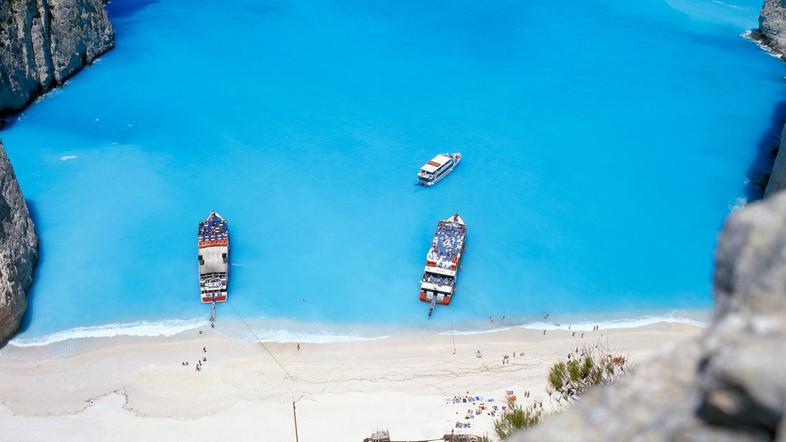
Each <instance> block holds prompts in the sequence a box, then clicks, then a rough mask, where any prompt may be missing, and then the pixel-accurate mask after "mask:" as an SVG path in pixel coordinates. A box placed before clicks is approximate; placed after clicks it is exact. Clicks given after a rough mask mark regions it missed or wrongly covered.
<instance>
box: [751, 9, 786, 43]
mask: <svg viewBox="0 0 786 442" xmlns="http://www.w3.org/2000/svg"><path fill="white" fill-rule="evenodd" d="M756 34H757V35H755V37H756V38H758V39H760V40H762V42H764V43H765V44H766V45H767V46H769V47H770V48H771V49H772V50H773V51H775V52H779V53H781V54H783V53H786V1H785V0H764V6H763V7H762V8H761V13H760V14H759V30H758V32H757V33H756Z"/></svg>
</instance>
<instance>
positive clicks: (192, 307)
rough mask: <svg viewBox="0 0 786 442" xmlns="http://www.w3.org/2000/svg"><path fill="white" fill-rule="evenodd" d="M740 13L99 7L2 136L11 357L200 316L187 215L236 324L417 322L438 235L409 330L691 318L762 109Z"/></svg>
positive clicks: (344, 5)
mask: <svg viewBox="0 0 786 442" xmlns="http://www.w3.org/2000/svg"><path fill="white" fill-rule="evenodd" d="M759 4H760V1H759V0H729V1H728V2H726V3H722V2H713V1H691V0H683V1H670V2H664V1H658V0H642V1H638V2H628V1H623V0H614V1H612V0H586V1H580V2H574V3H571V4H569V5H568V4H565V3H564V2H551V1H526V2H521V1H489V2H476V1H459V0H456V1H435V2H422V1H371V2H368V1H355V0H346V1H302V2H299V1H287V0H281V1H250V0H245V1H243V0H240V1H232V2H227V4H222V5H220V6H217V4H216V3H215V2H207V1H202V0H188V1H185V0H161V1H153V0H140V1H132V0H113V1H112V3H111V4H110V5H109V10H110V14H111V16H112V19H113V22H114V24H115V28H116V31H117V47H116V48H115V49H114V50H113V51H111V52H110V53H108V54H106V55H105V56H104V57H102V59H101V60H100V62H98V63H96V64H95V65H94V66H92V67H90V68H88V69H86V70H84V71H83V72H81V73H80V74H79V75H77V76H76V77H74V78H73V79H72V80H70V81H69V83H68V85H67V86H66V87H64V88H62V89H60V90H57V91H55V92H53V93H51V94H50V95H48V96H47V97H46V98H45V99H43V100H41V101H40V102H39V103H37V104H35V105H34V106H32V107H31V108H29V109H28V110H27V111H26V112H25V113H24V115H23V116H22V117H21V119H20V120H19V121H17V122H16V123H15V124H13V125H12V127H10V128H9V129H6V130H4V131H3V133H2V137H3V139H4V141H5V144H6V149H7V150H8V151H9V155H10V157H11V159H12V161H13V164H14V167H15V170H16V173H17V175H18V177H19V180H20V182H21V185H22V188H23V191H24V192H25V195H26V197H27V198H28V199H29V201H30V205H31V207H32V209H33V210H34V215H35V220H36V223H37V226H38V228H39V231H40V237H41V246H42V250H41V256H42V258H41V263H40V267H39V269H38V273H37V280H36V283H35V286H34V289H33V292H32V298H31V316H30V321H29V323H28V324H27V326H26V328H25V330H24V332H23V334H22V335H21V336H22V338H30V337H35V336H40V335H42V334H46V333H51V332H54V331H58V330H64V329H68V328H72V327H77V326H92V325H101V324H107V323H117V322H133V321H139V320H146V321H157V320H164V319H172V318H181V319H188V318H194V317H200V316H204V315H206V314H207V313H208V312H207V308H206V307H205V306H203V305H201V304H200V303H199V302H198V284H197V274H196V273H197V259H196V227H197V223H198V222H199V221H200V219H201V218H203V217H205V216H206V215H207V214H208V213H209V211H210V210H211V209H216V210H218V211H219V212H220V213H221V214H222V215H224V216H225V217H227V218H228V219H229V222H230V229H231V236H232V270H231V271H232V280H231V293H230V303H231V304H232V306H231V307H232V308H233V309H235V310H237V311H238V312H241V314H242V315H244V316H246V317H266V318H275V320H277V321H314V322H318V323H323V324H324V323H327V324H330V323H333V324H336V323H356V324H363V323H371V322H380V323H383V324H386V325H401V324H404V325H423V324H424V323H426V320H425V317H426V311H427V307H428V306H427V305H426V304H424V303H421V302H419V301H418V298H417V292H418V284H419V279H420V276H421V273H422V268H423V264H424V258H425V253H426V251H427V249H428V246H429V243H430V240H431V236H432V234H433V231H434V228H435V226H436V222H437V221H438V220H439V219H441V218H446V217H448V216H450V215H452V214H453V213H454V212H455V211H459V212H460V213H461V215H462V216H463V217H464V219H465V220H466V221H467V223H468V225H469V230H468V248H467V251H466V254H465V259H464V269H463V270H462V272H461V274H460V276H459V281H458V292H457V295H456V296H455V297H454V301H453V303H452V304H451V305H450V307H448V308H439V309H438V310H437V312H436V317H435V319H434V320H433V321H432V323H437V324H439V323H440V322H441V323H443V324H444V323H446V322H447V321H451V322H453V321H456V322H468V321H482V320H484V318H487V317H488V316H489V315H494V316H497V317H499V316H501V315H506V316H507V317H508V318H517V319H520V320H527V319H534V318H540V317H542V316H543V314H544V312H550V313H551V314H552V316H558V315H566V316H567V315H572V316H571V317H575V318H580V317H582V315H585V316H587V317H598V315H601V316H602V315H603V314H608V315H624V314H628V313H627V312H647V311H672V310H682V309H703V308H707V307H709V306H710V305H711V294H710V280H711V269H712V254H713V246H714V240H715V237H716V235H717V232H718V230H719V228H720V226H721V225H722V222H723V219H724V217H725V216H726V215H727V214H728V213H729V211H730V208H731V207H732V206H733V205H734V204H736V203H737V202H738V199H740V198H743V197H745V195H746V185H745V178H746V174H747V173H748V169H749V167H750V166H751V164H752V163H753V162H754V161H755V159H756V158H757V155H758V153H759V151H760V149H762V148H763V147H764V146H766V145H767V144H768V143H771V142H772V140H771V139H769V138H768V137H769V136H770V135H771V132H772V130H773V123H772V119H773V114H778V105H779V103H780V102H781V100H782V99H783V96H784V95H783V80H782V78H783V76H784V75H785V74H786V69H784V66H783V64H782V63H781V62H779V61H778V60H776V59H774V58H773V57H771V56H769V55H767V54H766V53H764V52H763V51H761V50H760V49H759V48H757V47H756V45H755V44H754V43H752V42H750V41H748V40H745V39H743V38H742V37H741V36H740V34H742V33H743V32H744V31H745V30H747V29H750V28H752V27H754V26H755V24H756V18H757V16H758V8H759ZM442 151H461V152H462V153H463V155H464V161H462V163H461V165H460V166H459V167H458V168H457V169H456V171H455V172H454V173H453V174H452V175H451V176H449V177H448V178H447V179H445V180H444V181H443V182H441V183H440V184H439V185H438V186H436V187H434V188H431V189H421V188H417V187H415V186H414V185H413V184H414V182H415V174H416V172H417V169H418V167H419V166H420V165H421V164H422V163H423V162H424V161H425V160H427V159H429V158H430V157H431V156H432V155H433V154H435V153H438V152H442ZM227 307H228V306H222V307H220V310H219V317H230V316H233V315H234V312H233V310H232V309H231V308H227ZM222 315H223V316H222Z"/></svg>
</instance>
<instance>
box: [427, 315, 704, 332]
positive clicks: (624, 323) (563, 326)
mask: <svg viewBox="0 0 786 442" xmlns="http://www.w3.org/2000/svg"><path fill="white" fill-rule="evenodd" d="M659 323H672V324H686V325H692V326H695V327H702V328H703V327H706V326H707V323H706V322H705V321H700V320H698V319H693V318H687V317H683V316H672V315H664V316H644V317H641V318H629V319H613V320H605V321H580V322H572V323H569V322H556V321H536V322H528V323H526V324H521V325H511V326H505V327H497V328H492V329H488V330H473V331H462V330H448V331H444V332H441V333H440V334H443V335H447V334H454V335H479V334H485V333H497V332H503V331H508V330H513V329H521V328H523V329H529V330H571V331H592V329H593V328H594V327H595V326H596V325H597V326H599V327H600V329H601V330H609V329H621V328H638V327H646V326H648V325H654V324H659ZM568 327H570V328H568Z"/></svg>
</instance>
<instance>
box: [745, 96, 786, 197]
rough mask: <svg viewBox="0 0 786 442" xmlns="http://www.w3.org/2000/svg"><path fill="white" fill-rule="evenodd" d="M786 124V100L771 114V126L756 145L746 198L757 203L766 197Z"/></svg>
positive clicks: (746, 185)
mask: <svg viewBox="0 0 786 442" xmlns="http://www.w3.org/2000/svg"><path fill="white" fill-rule="evenodd" d="M784 122H786V100H783V101H780V102H778V103H777V104H776V105H775V107H774V108H773V110H772V113H771V114H770V124H769V126H768V127H767V130H766V131H765V132H764V133H763V134H762V136H761V138H760V139H759V141H758V143H756V157H755V158H754V159H753V163H751V165H750V167H749V168H748V173H747V174H746V177H747V180H746V182H745V197H746V198H747V200H748V201H757V200H760V199H762V198H763V197H764V190H765V189H766V188H767V182H768V181H769V180H770V174H771V173H772V168H773V165H774V164H775V156H776V155H777V154H778V146H779V145H780V141H781V131H783V125H784Z"/></svg>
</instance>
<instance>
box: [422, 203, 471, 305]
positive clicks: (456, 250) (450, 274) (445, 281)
mask: <svg viewBox="0 0 786 442" xmlns="http://www.w3.org/2000/svg"><path fill="white" fill-rule="evenodd" d="M466 238H467V225H466V224H465V223H464V220H463V219H462V218H461V217H460V216H459V214H458V213H457V214H455V215H453V216H451V217H450V218H448V219H446V220H443V221H440V222H439V223H438V224H437V231H436V233H435V234H434V239H433V240H431V248H430V249H429V251H428V254H427V255H426V268H425V271H424V272H423V278H422V279H421V281H420V300H421V301H424V302H428V303H430V306H429V310H428V316H429V317H431V314H432V313H433V312H434V307H435V306H436V305H437V304H443V305H448V304H450V300H451V298H452V297H453V294H454V293H455V292H456V276H458V270H459V269H460V268H461V254H462V252H463V251H464V241H465V239H466Z"/></svg>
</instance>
